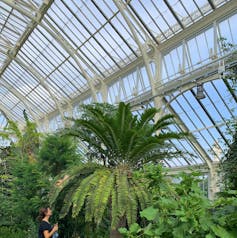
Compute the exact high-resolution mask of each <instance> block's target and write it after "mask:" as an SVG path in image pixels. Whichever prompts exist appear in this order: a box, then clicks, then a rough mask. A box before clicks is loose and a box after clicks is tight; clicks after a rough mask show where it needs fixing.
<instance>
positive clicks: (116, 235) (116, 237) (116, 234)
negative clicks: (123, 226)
mask: <svg viewBox="0 0 237 238" xmlns="http://www.w3.org/2000/svg"><path fill="white" fill-rule="evenodd" d="M109 237H110V238H122V235H121V234H120V233H119V232H118V231H117V230H111V231H110V236H109Z"/></svg>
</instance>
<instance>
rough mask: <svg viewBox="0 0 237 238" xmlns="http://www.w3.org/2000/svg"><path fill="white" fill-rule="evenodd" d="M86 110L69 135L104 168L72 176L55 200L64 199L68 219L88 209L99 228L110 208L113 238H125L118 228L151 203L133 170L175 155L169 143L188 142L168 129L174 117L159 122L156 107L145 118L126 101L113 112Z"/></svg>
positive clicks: (96, 108)
mask: <svg viewBox="0 0 237 238" xmlns="http://www.w3.org/2000/svg"><path fill="white" fill-rule="evenodd" d="M82 109H83V114H82V117H81V119H76V120H74V126H73V127H72V128H71V129H68V130H67V131H66V133H67V134H70V135H72V136H76V137H78V138H79V139H80V140H81V141H83V142H85V143H86V144H87V145H88V146H89V148H90V152H89V153H88V155H93V157H94V158H95V159H96V161H98V162H99V165H97V166H94V165H93V166H94V168H93V169H92V170H90V171H89V170H88V171H89V172H88V173H87V174H85V172H83V171H84V170H80V169H79V170H78V171H77V172H75V171H74V173H72V175H69V174H68V175H69V176H68V177H67V179H65V181H64V183H63V184H61V185H60V186H59V187H58V189H57V191H56V192H54V198H53V199H52V200H53V201H64V205H63V207H62V214H64V215H65V214H66V213H67V212H68V211H69V208H70V207H71V206H72V215H73V216H74V217H75V216H77V215H78V214H79V213H80V211H82V209H85V219H86V221H93V222H95V223H96V224H98V225H99V224H100V222H101V220H102V217H103V216H104V215H105V211H106V208H108V207H109V208H110V211H111V212H110V216H111V237H120V235H119V233H118V232H117V228H118V227H121V226H125V225H127V224H128V225H130V224H132V223H133V222H135V221H136V220H137V215H138V214H139V210H141V209H143V208H144V207H146V206H147V205H148V204H149V202H150V198H149V193H148V191H147V187H146V182H145V181H144V180H142V179H140V178H138V177H136V176H135V175H134V171H135V170H136V169H139V168H142V166H143V165H144V164H146V163H150V162H155V163H159V162H161V161H162V160H163V159H164V158H169V157H170V156H173V154H171V153H170V152H169V150H168V149H169V148H170V145H169V143H168V141H169V140H171V139H180V138H183V136H184V134H183V133H174V132H170V131H169V130H167V129H168V126H169V125H171V124H173V123H174V120H173V116H172V115H165V116H163V117H161V118H160V119H158V120H157V121H156V122H155V121H154V120H153V118H154V116H155V114H156V113H157V112H158V110H157V109H155V108H150V109H147V110H145V111H144V112H143V113H142V114H141V116H140V117H138V116H136V115H134V114H133V113H132V111H131V107H130V105H129V104H125V103H123V102H121V103H120V104H119V106H118V108H110V109H109V110H107V109H108V106H102V105H98V104H95V105H87V106H83V108H82ZM157 131H160V132H161V131H162V133H157ZM65 191H67V192H65ZM55 194H56V196H55Z"/></svg>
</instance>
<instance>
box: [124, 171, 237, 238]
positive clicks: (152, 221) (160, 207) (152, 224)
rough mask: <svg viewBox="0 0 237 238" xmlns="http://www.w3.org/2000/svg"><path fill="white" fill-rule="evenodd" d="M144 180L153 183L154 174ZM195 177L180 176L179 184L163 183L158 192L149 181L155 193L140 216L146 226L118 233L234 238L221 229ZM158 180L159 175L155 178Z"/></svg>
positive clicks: (221, 222) (222, 221)
mask: <svg viewBox="0 0 237 238" xmlns="http://www.w3.org/2000/svg"><path fill="white" fill-rule="evenodd" d="M148 176H149V177H150V178H152V176H153V177H154V178H155V179H156V176H154V170H153V171H152V173H150V174H149V172H148ZM196 176H197V174H192V175H187V174H182V175H181V177H180V178H181V181H180V182H179V183H170V182H168V181H167V182H165V181H164V180H163V181H162V183H161V185H159V186H158V188H156V187H155V186H154V180H151V183H152V187H151V188H152V190H153V189H154V191H153V192H155V193H154V202H153V206H150V207H148V208H146V209H145V210H143V211H142V212H141V216H142V217H144V218H146V220H147V221H148V224H147V226H145V227H141V226H140V225H138V224H137V223H134V224H133V225H131V226H130V227H129V230H127V229H126V228H121V229H120V232H121V233H122V234H123V235H124V237H129V238H133V237H134V238H135V237H142V238H146V237H153V238H159V237H162V238H183V237H187V238H188V237H190V238H191V237H197V238H204V237H205V238H212V237H213V238H214V237H222V238H232V237H233V238H234V237H236V233H234V230H232V231H231V230H229V229H225V226H226V224H227V220H226V219H224V218H222V217H220V216H218V215H220V214H218V213H217V207H216V206H215V205H213V204H212V203H211V202H210V201H209V200H208V198H206V197H204V196H203V194H202V192H201V190H200V188H199V185H198V182H199V180H198V178H196ZM160 177H161V175H160V173H159V174H158V175H157V178H160ZM157 192H158V194H159V195H158V196H157ZM235 203H236V202H235ZM220 210H221V209H219V212H220Z"/></svg>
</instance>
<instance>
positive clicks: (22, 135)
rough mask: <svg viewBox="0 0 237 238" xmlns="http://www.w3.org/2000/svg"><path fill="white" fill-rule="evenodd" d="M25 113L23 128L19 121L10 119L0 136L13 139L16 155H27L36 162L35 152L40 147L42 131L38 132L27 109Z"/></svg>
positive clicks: (20, 156) (21, 156) (31, 160)
mask: <svg viewBox="0 0 237 238" xmlns="http://www.w3.org/2000/svg"><path fill="white" fill-rule="evenodd" d="M23 115H24V118H25V122H26V125H25V128H24V129H23V130H21V129H20V128H19V126H18V125H17V122H14V121H11V120H8V123H7V126H6V127H5V128H4V130H5V131H4V132H1V133H0V136H1V137H2V138H7V139H10V140H11V141H12V143H11V147H12V152H13V153H14V155H15V156H17V157H19V158H21V159H23V157H25V156H26V155H27V157H28V159H29V161H30V162H35V160H36V158H35V156H36V155H35V154H36V152H37V151H38V148H39V138H40V133H38V132H37V125H36V123H34V122H31V121H30V120H29V118H28V116H27V114H26V111H25V110H24V111H23ZM15 139H16V142H15ZM13 149H14V150H13Z"/></svg>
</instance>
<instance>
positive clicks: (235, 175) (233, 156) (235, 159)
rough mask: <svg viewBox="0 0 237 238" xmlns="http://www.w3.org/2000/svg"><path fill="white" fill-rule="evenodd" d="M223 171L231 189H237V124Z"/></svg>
mask: <svg viewBox="0 0 237 238" xmlns="http://www.w3.org/2000/svg"><path fill="white" fill-rule="evenodd" d="M222 171H223V174H224V176H223V177H224V180H225V184H226V186H227V187H228V188H230V189H237V131H236V125H235V133H234V135H233V141H232V144H231V145H230V147H229V149H228V151H227V153H226V155H225V159H224V160H223V162H222Z"/></svg>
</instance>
